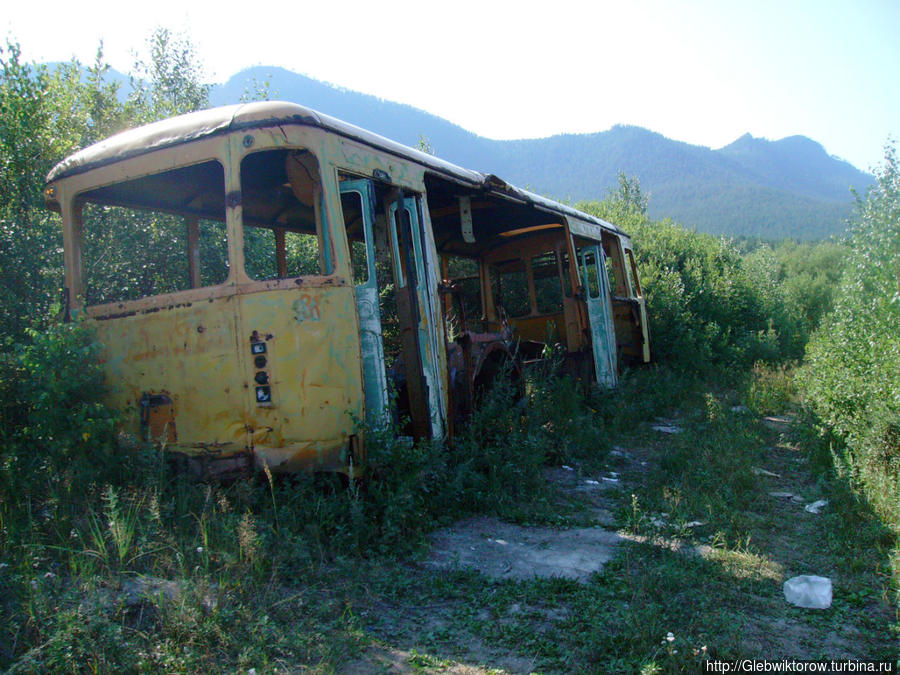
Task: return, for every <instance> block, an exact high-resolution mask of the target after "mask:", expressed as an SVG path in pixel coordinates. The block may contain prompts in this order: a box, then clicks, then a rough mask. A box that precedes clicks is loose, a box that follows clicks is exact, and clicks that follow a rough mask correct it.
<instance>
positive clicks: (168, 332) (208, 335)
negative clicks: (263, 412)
mask: <svg viewBox="0 0 900 675" xmlns="http://www.w3.org/2000/svg"><path fill="white" fill-rule="evenodd" d="M235 327H236V323H235V302H234V298H219V299H214V300H202V301H197V302H193V303H184V304H182V305H179V306H174V307H169V308H161V309H158V310H152V311H146V312H139V313H135V314H133V315H131V316H124V317H118V318H112V319H104V320H98V321H97V332H98V337H99V339H100V341H101V343H102V344H103V345H104V358H105V361H106V364H105V368H106V374H107V380H108V383H109V386H110V389H111V393H110V403H111V404H112V405H114V406H115V407H116V408H118V409H120V410H122V411H124V412H125V413H126V417H125V428H126V430H127V431H130V432H132V433H134V434H136V435H139V434H140V432H141V428H140V409H139V408H140V399H141V396H142V394H144V393H161V392H166V393H168V394H169V396H171V398H172V400H173V402H174V416H175V424H176V428H177V440H176V442H175V443H174V445H175V447H176V448H177V449H179V450H189V449H191V448H193V447H194V446H195V445H198V444H205V445H207V446H208V447H209V449H214V448H219V449H220V450H225V451H238V450H243V449H244V448H245V447H246V445H247V433H246V425H245V423H244V416H245V413H244V409H245V406H246V401H245V399H246V395H245V394H246V392H245V390H244V389H243V380H244V378H243V377H242V373H241V370H240V366H239V364H238V363H237V360H236V358H235V356H236V354H235V339H234V330H235Z"/></svg>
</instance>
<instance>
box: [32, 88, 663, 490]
mask: <svg viewBox="0 0 900 675" xmlns="http://www.w3.org/2000/svg"><path fill="white" fill-rule="evenodd" d="M45 198H46V201H47V204H48V206H49V207H50V208H52V209H54V210H56V211H58V212H59V213H60V214H61V217H62V227H63V235H64V237H63V239H64V256H65V275H66V276H65V285H66V298H67V311H68V313H69V315H70V316H73V317H76V316H84V315H86V316H87V317H88V318H89V319H90V320H91V321H92V322H93V323H94V325H95V326H96V331H97V335H98V338H99V340H100V342H101V343H102V345H103V352H102V354H103V363H104V368H105V373H106V377H107V381H108V385H109V402H110V404H111V405H113V406H114V407H115V408H117V409H119V410H120V411H121V412H122V415H123V417H122V419H123V420H124V422H123V423H124V425H125V427H126V429H125V431H127V432H131V433H133V434H135V435H137V436H139V437H140V438H142V439H144V440H147V441H152V442H155V443H159V444H163V445H164V446H165V447H166V449H167V450H168V451H170V452H172V453H176V456H177V457H181V458H182V459H183V460H184V461H186V462H188V463H189V464H191V466H192V468H195V469H196V468H198V467H200V468H202V469H203V470H204V471H205V472H208V473H213V474H216V473H222V472H230V471H233V470H238V469H240V468H243V467H246V466H250V465H252V464H253V463H256V464H257V465H259V466H262V465H263V464H265V465H266V466H268V467H269V468H271V469H272V470H282V471H293V470H298V469H315V470H346V468H347V467H348V465H349V464H350V463H351V462H352V461H354V457H355V458H356V459H357V461H358V460H359V458H360V453H362V452H363V440H364V439H363V438H362V433H363V432H362V429H363V428H365V425H364V424H362V422H363V421H365V422H367V423H368V424H370V425H379V424H383V423H385V422H386V421H389V420H391V418H392V416H393V419H395V420H404V422H403V424H404V425H405V427H404V430H403V431H402V432H401V433H404V434H408V435H411V436H415V437H425V438H446V437H448V436H452V434H453V428H454V425H455V424H458V423H459V422H460V421H461V420H463V419H465V417H466V415H467V414H468V413H469V412H470V411H471V408H472V406H473V404H474V401H475V399H476V396H477V394H478V391H479V390H481V389H483V388H485V387H486V386H488V385H489V384H490V381H491V379H492V378H493V377H495V376H496V375H497V373H498V372H499V371H500V370H501V366H502V365H503V364H504V362H507V361H508V362H511V363H513V364H514V366H513V370H514V371H516V372H518V370H517V369H518V368H519V367H520V364H527V363H529V362H532V361H535V360H537V359H539V358H540V357H541V356H542V354H544V353H545V350H546V351H553V350H555V351H556V352H561V353H562V354H563V355H564V359H563V361H564V363H565V366H566V368H567V369H568V370H569V371H570V372H572V373H575V374H578V375H580V376H581V377H584V378H588V379H592V380H594V381H596V382H598V383H599V384H600V385H602V386H614V385H615V384H616V380H617V376H618V372H619V371H620V369H621V368H622V366H623V364H625V363H628V362H637V363H640V362H646V361H648V360H649V354H650V351H649V349H650V346H649V339H648V332H647V317H646V309H645V306H644V301H643V298H642V296H641V290H640V285H639V282H638V275H637V269H636V268H635V262H634V256H633V254H632V248H631V242H630V240H629V238H628V236H627V235H626V234H625V233H624V232H622V231H621V230H619V229H618V228H617V227H615V226H614V225H612V224H610V223H607V222H604V221H602V220H599V219H597V218H594V217H591V216H588V215H586V214H584V213H580V212H578V211H576V210H574V209H572V208H570V207H567V206H564V205H562V204H558V203H556V202H553V201H551V200H548V199H545V198H542V197H539V196H537V195H534V194H531V193H529V192H527V191H524V190H520V189H517V188H515V187H513V186H511V185H509V184H507V183H505V182H504V181H502V180H500V179H499V178H497V177H496V176H493V175H485V174H482V173H478V172H476V171H470V170H467V169H463V168H460V167H458V166H455V165H453V164H450V163H448V162H445V161H442V160H440V159H438V158H436V157H433V156H431V155H428V154H425V153H422V152H419V151H417V150H414V149H411V148H408V147H405V146H403V145H400V144H398V143H395V142H392V141H390V140H388V139H385V138H383V137H380V136H377V135H375V134H373V133H370V132H367V131H364V130H363V129H360V128H358V127H355V126H353V125H350V124H347V123H344V122H342V121H340V120H337V119H334V118H331V117H328V116H327V115H323V114H320V113H317V112H315V111H313V110H310V109H308V108H304V107H302V106H299V105H296V104H293V103H284V102H263V103H250V104H244V105H236V106H229V107H222V108H216V109H212V110H206V111H201V112H196V113H191V114H188V115H182V116H179V117H175V118H172V119H168V120H164V121H161V122H157V123H154V124H150V125H147V126H143V127H140V128H137V129H132V130H130V131H126V132H123V133H121V134H118V135H116V136H113V137H111V138H109V139H107V140H105V141H102V142H100V143H97V144H95V145H92V146H90V147H88V148H86V149H84V150H82V151H80V152H78V153H76V154H74V155H72V156H70V157H68V158H67V159H65V160H63V161H62V162H60V163H59V164H58V165H57V166H56V167H55V168H54V169H53V170H52V171H51V172H50V174H49V176H48V177H47V186H46V189H45ZM548 348H549V349H548Z"/></svg>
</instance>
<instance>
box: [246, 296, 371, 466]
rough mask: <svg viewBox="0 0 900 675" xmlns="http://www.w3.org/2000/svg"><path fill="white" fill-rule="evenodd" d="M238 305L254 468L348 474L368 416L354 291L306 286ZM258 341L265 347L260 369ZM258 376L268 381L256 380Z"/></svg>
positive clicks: (249, 299)
mask: <svg viewBox="0 0 900 675" xmlns="http://www.w3.org/2000/svg"><path fill="white" fill-rule="evenodd" d="M237 302H238V303H239V316H240V328H239V330H238V334H237V339H238V345H239V349H240V350H242V353H243V356H244V362H245V363H246V364H247V365H246V371H247V372H246V373H245V378H244V380H245V381H246V382H247V383H248V385H249V391H247V401H248V403H249V414H248V419H247V424H248V427H249V429H250V430H251V436H252V444H253V451H254V455H255V457H256V461H257V464H262V463H263V462H265V464H266V465H268V466H269V467H270V468H272V469H278V470H296V469H343V468H346V467H347V464H348V461H349V457H348V456H347V450H348V446H349V440H350V436H351V435H352V434H354V433H356V427H357V421H356V420H362V419H364V414H365V411H364V402H363V401H364V399H363V388H362V364H361V361H360V344H359V329H358V322H357V317H356V300H355V296H354V291H353V288H352V287H351V286H307V287H302V285H301V286H300V287H298V288H296V289H281V290H268V291H263V292H258V293H251V294H248V295H243V296H240V297H239V298H238V299H237ZM254 340H255V341H257V343H264V344H265V350H266V351H265V355H266V360H265V366H264V367H261V368H260V367H257V360H256V357H257V356H259V354H254V353H253V346H252V344H253V342H254ZM257 349H260V348H259V347H257ZM259 363H261V361H260V362H259ZM260 372H265V373H266V376H265V377H262V376H260V378H259V379H257V376H258V374H259V373H260ZM260 380H267V381H268V383H269V384H268V385H267V386H269V387H270V390H269V391H270V394H271V402H262V403H259V402H258V401H257V395H256V390H257V389H258V388H259V387H260V386H266V385H260V384H259V382H260Z"/></svg>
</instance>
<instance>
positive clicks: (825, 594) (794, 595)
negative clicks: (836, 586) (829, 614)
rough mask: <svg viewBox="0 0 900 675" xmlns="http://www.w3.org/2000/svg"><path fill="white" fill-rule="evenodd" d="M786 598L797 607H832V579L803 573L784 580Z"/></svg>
mask: <svg viewBox="0 0 900 675" xmlns="http://www.w3.org/2000/svg"><path fill="white" fill-rule="evenodd" d="M784 599H785V600H787V601H788V602H789V603H791V604H792V605H797V607H805V608H807V609H828V608H829V607H831V579H829V578H828V577H817V576H815V575H814V574H803V575H801V576H799V577H791V578H790V579H788V580H787V581H785V582H784Z"/></svg>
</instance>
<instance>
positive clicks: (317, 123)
mask: <svg viewBox="0 0 900 675" xmlns="http://www.w3.org/2000/svg"><path fill="white" fill-rule="evenodd" d="M285 124H301V125H306V126H314V127H319V128H322V129H325V130H327V131H331V132H333V133H336V134H339V135H341V136H344V137H345V138H349V139H353V140H355V141H358V142H360V143H363V144H365V145H369V146H371V147H373V148H377V149H379V150H384V151H387V152H390V153H391V154H394V155H397V156H399V157H403V158H405V159H409V160H412V161H414V162H416V163H418V164H421V165H423V166H425V167H426V168H427V170H428V171H430V172H432V173H434V174H437V175H440V176H442V177H444V178H447V179H450V180H453V181H456V182H458V183H461V184H463V185H467V186H469V187H472V188H475V189H480V190H486V191H489V192H492V193H494V194H497V195H502V196H505V197H507V198H511V199H514V200H517V201H521V202H524V203H526V204H533V205H535V206H540V207H541V208H543V209H546V210H548V211H553V212H556V213H560V214H563V215H566V216H569V217H570V218H576V219H578V220H581V221H583V222H585V223H590V224H593V225H599V226H600V227H602V228H604V229H607V230H611V231H613V232H616V233H619V234H622V235H624V236H627V235H626V234H625V232H623V231H622V230H620V229H619V228H618V227H616V226H615V225H613V224H612V223H609V222H607V221H605V220H602V219H600V218H597V217H595V216H591V215H589V214H587V213H584V212H582V211H578V210H577V209H574V208H572V207H570V206H567V205H565V204H561V203H559V202H556V201H554V200H552V199H548V198H546V197H542V196H540V195H537V194H534V193H533V192H529V191H528V190H523V189H521V188H517V187H515V186H514V185H510V184H509V183H507V182H506V181H504V180H502V179H501V178H499V177H497V176H495V175H493V174H484V173H481V172H479V171H473V170H471V169H464V168H462V167H459V166H456V165H455V164H451V163H450V162H447V161H445V160H442V159H440V158H438V157H434V156H433V155H429V154H427V153H424V152H421V151H420V150H416V149H414V148H410V147H408V146H405V145H402V144H400V143H397V142H396V141H392V140H390V139H388V138H385V137H384V136H379V135H378V134H375V133H372V132H371V131H366V130H365V129H362V128H360V127H357V126H355V125H353V124H349V123H348V122H344V121H343V120H339V119H337V118H335V117H331V116H329V115H325V114H323V113H320V112H317V111H315V110H312V109H311V108H306V107H304V106H301V105H298V104H296V103H290V102H286V101H262V102H256V103H242V104H237V105H230V106H222V107H219V108H210V109H208V110H200V111H197V112H192V113H188V114H186V115H178V116H177V117H171V118H169V119H165V120H161V121H159V122H153V123H152V124H147V125H144V126H141V127H137V128H135V129H129V130H127V131H123V132H121V133H119V134H116V135H114V136H110V137H109V138H107V139H105V140H103V141H100V142H98V143H94V144H93V145H90V146H88V147H86V148H84V149H83V150H80V151H79V152H76V153H75V154H73V155H70V156H69V157H66V158H65V159H64V160H62V161H61V162H59V164H57V165H56V166H55V167H53V169H51V171H50V173H49V174H48V175H47V182H48V183H50V182H53V181H57V180H61V179H64V178H67V177H69V176H73V175H75V174H79V173H83V172H85V171H90V170H91V169H95V168H98V167H100V166H104V165H107V164H112V163H115V162H120V161H124V160H127V159H130V158H132V157H137V156H138V155H142V154H146V153H149V152H154V151H156V150H162V149H164V148H168V147H173V146H177V145H180V144H183V143H189V142H191V141H196V140H200V139H203V138H208V137H211V136H216V135H222V134H228V133H232V132H235V131H240V130H241V129H254V128H263V127H272V126H281V125H285Z"/></svg>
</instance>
